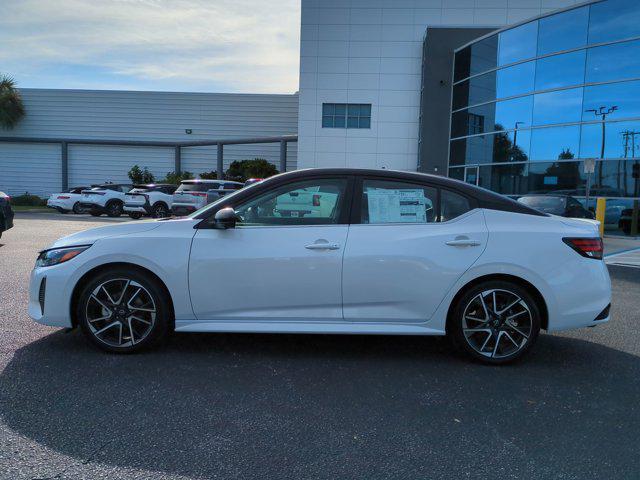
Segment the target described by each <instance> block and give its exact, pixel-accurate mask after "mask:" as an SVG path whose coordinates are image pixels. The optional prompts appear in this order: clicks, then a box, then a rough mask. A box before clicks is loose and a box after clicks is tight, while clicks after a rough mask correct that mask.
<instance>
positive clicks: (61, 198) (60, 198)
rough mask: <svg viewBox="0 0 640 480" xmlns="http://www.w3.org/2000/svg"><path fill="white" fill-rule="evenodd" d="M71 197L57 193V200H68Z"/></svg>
mask: <svg viewBox="0 0 640 480" xmlns="http://www.w3.org/2000/svg"><path fill="white" fill-rule="evenodd" d="M70 198H71V197H65V196H64V195H58V200H69V199H70Z"/></svg>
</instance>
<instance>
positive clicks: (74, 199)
mask: <svg viewBox="0 0 640 480" xmlns="http://www.w3.org/2000/svg"><path fill="white" fill-rule="evenodd" d="M90 188H91V187H74V188H70V189H68V190H65V191H64V192H61V193H52V194H51V195H50V196H49V200H47V207H49V208H53V209H55V210H57V211H58V212H60V213H67V212H73V213H82V208H80V201H81V200H82V191H83V190H89V189H90Z"/></svg>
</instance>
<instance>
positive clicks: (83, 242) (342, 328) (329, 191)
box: [29, 169, 611, 364]
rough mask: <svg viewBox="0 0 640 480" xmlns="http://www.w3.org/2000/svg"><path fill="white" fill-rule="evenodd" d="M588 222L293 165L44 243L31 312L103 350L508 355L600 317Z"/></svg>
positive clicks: (595, 244)
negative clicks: (429, 348) (314, 339)
mask: <svg viewBox="0 0 640 480" xmlns="http://www.w3.org/2000/svg"><path fill="white" fill-rule="evenodd" d="M602 252H603V249H602V241H601V239H600V237H599V236H598V232H597V229H596V227H595V226H594V225H593V224H592V223H588V222H585V221H583V220H578V219H569V218H562V217H556V216H550V215H547V214H545V213H541V212H539V211H536V210H533V209H531V208H529V207H527V206H526V205H522V204H519V203H517V202H515V201H513V200H510V199H508V198H506V197H503V196H501V195H497V194H494V193H492V192H489V191H487V190H484V189H480V188H477V187H474V186H471V185H467V184H465V183H462V182H458V181H455V180H451V179H447V178H442V177H434V176H429V175H423V174H418V173H409V172H391V171H378V170H354V169H318V170H300V171H295V172H290V173H285V174H282V175H278V176H276V177H272V178H270V179H267V180H265V181H263V182H261V183H258V184H255V185H252V186H251V187H248V188H245V189H243V190H239V191H238V192H236V193H234V194H232V195H229V196H225V197H223V198H221V199H220V200H219V201H217V202H215V203H212V204H211V205H208V206H207V207H205V208H203V209H201V210H199V211H197V212H195V213H194V214H193V215H191V216H189V217H186V218H181V219H172V220H167V219H165V220H158V221H156V220H149V221H144V222H137V223H125V224H118V225H110V226H105V227H100V228H95V229H92V230H88V231H85V232H81V233H77V234H74V235H70V236H68V237H64V238H62V239H60V240H58V241H57V242H55V243H54V244H53V245H51V246H50V247H49V248H48V249H46V250H44V251H42V252H41V253H40V255H39V257H38V259H37V262H36V266H35V268H34V270H33V273H32V275H31V287H30V301H29V314H30V315H31V317H32V318H33V319H34V320H36V321H37V322H40V323H43V324H45V325H52V326H57V327H76V326H78V327H80V328H81V329H82V331H83V332H84V333H85V335H86V336H87V337H88V339H89V340H90V341H91V342H93V344H95V345H97V346H98V347H100V348H102V349H104V350H107V351H111V352H132V351H137V350H140V349H143V348H147V347H150V346H152V345H154V344H157V343H158V342H159V341H161V340H162V339H164V338H165V337H166V336H167V333H168V332H169V331H170V330H176V331H179V332H272V333H280V332H288V333H342V334H385V335H390V334H399V335H448V336H449V337H450V338H451V340H452V341H453V344H454V345H455V346H457V347H458V348H459V349H460V350H462V351H463V352H466V353H467V354H468V355H470V356H471V357H472V358H475V359H477V360H480V361H484V362H487V363H492V364H500V363H506V362H510V361H513V360H515V359H517V358H520V357H521V356H522V355H523V354H525V353H526V352H527V351H528V350H529V349H530V348H531V347H532V346H533V344H534V343H535V341H536V338H537V337H538V334H539V332H540V330H541V329H545V330H548V331H557V330H565V329H571V328H579V327H591V326H595V325H597V324H600V323H603V322H606V321H608V320H609V308H610V302H611V284H610V280H609V275H608V272H607V268H606V266H605V264H604V262H603V261H602Z"/></svg>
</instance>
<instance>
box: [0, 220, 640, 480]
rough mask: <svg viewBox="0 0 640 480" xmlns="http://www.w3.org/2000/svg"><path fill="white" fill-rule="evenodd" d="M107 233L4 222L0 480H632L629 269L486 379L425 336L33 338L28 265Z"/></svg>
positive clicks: (635, 318) (636, 297)
mask: <svg viewBox="0 0 640 480" xmlns="http://www.w3.org/2000/svg"><path fill="white" fill-rule="evenodd" d="M114 221H120V220H112V219H105V218H101V219H100V220H96V219H95V218H92V217H86V216H79V217H73V216H64V217H61V216H57V215H52V214H22V215H19V216H18V217H17V219H16V226H15V228H14V229H12V230H10V231H8V232H6V233H5V234H4V235H3V237H2V238H1V239H0V320H1V322H0V332H1V333H0V478H3V479H54V478H55V479H81V478H87V479H96V478H108V479H114V478H127V479H138V478H148V479H151V478H153V479H168V478H171V479H187V478H188V479H208V478H220V479H235V478H237V479H252V478H256V479H257V478H260V479H266V478H278V479H280V478H292V479H306V478H309V479H311V478H327V479H329V478H331V479H347V478H364V479H374V478H376V479H377V478H393V479H418V478H424V479H441V478H442V479H444V478H452V479H460V478H479V479H480V478H482V479H485V478H536V479H537V478H554V479H556V478H562V479H591V478H593V479H603V478H607V479H623V478H624V479H626V478H629V479H631V478H638V477H640V444H639V443H638V439H639V435H640V433H639V432H640V357H639V355H640V340H639V339H640V336H639V333H640V326H639V324H640V269H637V268H629V267H623V266H611V267H610V271H611V275H612V280H613V289H614V303H613V309H612V321H611V322H610V323H609V324H607V325H603V326H600V327H598V328H595V329H585V330H580V331H576V332H569V333H563V334H556V335H542V336H541V338H540V340H539V342H538V345H537V347H536V349H535V350H534V352H533V353H532V354H531V355H530V356H529V357H528V358H527V359H526V360H525V361H524V362H522V363H519V364H517V365H513V366H508V367H501V368H495V367H486V366H482V365H478V364H473V363H469V362H468V361H467V360H465V359H463V358H460V357H458V356H456V355H454V354H452V353H450V351H449V349H448V347H447V343H446V342H445V341H444V340H443V339H440V338H419V337H371V336H369V337H364V336H363V337H356V336H325V335H317V336H312V335H299V336H294V335H279V336H276V335H246V334H245V335H239V334H215V335H213V334H208V335H204V334H191V335H189V334H180V335H174V336H173V338H172V339H171V341H170V342H169V344H168V345H167V346H166V347H165V348H164V349H162V350H158V351H153V352H149V353H145V354H141V355H131V356H114V355H106V354H103V353H100V352H98V351H96V350H95V349H93V348H92V347H91V346H90V345H89V344H88V343H86V342H85V341H84V340H83V338H82V337H81V335H80V334H79V333H78V332H71V333H65V332H63V331H61V330H58V329H53V328H47V327H44V326H41V325H37V324H34V323H33V322H32V321H31V320H30V319H29V318H28V316H27V313H26V304H27V282H28V276H29V271H30V269H31V267H32V265H33V263H34V261H35V256H36V252H37V251H38V250H39V249H41V248H43V247H45V246H46V245H47V244H48V243H50V242H51V241H53V240H54V239H56V238H58V237H60V236H62V235H65V234H69V233H72V232H73V231H77V230H82V229H85V228H89V227H91V226H94V225H98V224H100V225H102V224H104V223H106V222H114Z"/></svg>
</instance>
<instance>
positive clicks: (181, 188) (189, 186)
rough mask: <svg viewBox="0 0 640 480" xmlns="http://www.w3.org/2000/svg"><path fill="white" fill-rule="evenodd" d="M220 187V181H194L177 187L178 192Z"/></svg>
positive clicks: (201, 190) (204, 190) (202, 190)
mask: <svg viewBox="0 0 640 480" xmlns="http://www.w3.org/2000/svg"><path fill="white" fill-rule="evenodd" d="M218 187H220V184H219V183H203V182H192V183H181V184H180V186H179V187H178V188H177V190H176V193H178V192H206V191H207V190H216V189H218Z"/></svg>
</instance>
